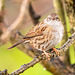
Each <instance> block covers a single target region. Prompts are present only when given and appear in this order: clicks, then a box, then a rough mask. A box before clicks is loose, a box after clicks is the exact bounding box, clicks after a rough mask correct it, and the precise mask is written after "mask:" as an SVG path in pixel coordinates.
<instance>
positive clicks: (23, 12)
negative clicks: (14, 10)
mask: <svg viewBox="0 0 75 75" xmlns="http://www.w3.org/2000/svg"><path fill="white" fill-rule="evenodd" d="M29 3H30V0H23V1H22V4H21V8H20V13H19V16H18V17H17V19H16V20H15V22H14V23H13V24H11V25H10V27H9V28H8V29H7V30H6V31H5V32H4V33H3V34H2V36H1V40H4V39H6V38H7V37H8V36H9V35H10V34H11V32H12V31H13V30H15V29H16V28H17V27H18V26H20V23H21V21H22V20H23V18H24V16H26V15H27V9H28V5H29Z"/></svg>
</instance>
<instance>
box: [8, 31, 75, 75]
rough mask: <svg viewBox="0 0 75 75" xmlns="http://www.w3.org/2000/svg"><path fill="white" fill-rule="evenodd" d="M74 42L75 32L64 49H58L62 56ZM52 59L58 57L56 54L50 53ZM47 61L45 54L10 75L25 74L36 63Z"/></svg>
mask: <svg viewBox="0 0 75 75" xmlns="http://www.w3.org/2000/svg"><path fill="white" fill-rule="evenodd" d="M74 42H75V32H74V33H73V34H72V35H71V36H70V37H69V39H68V41H67V42H66V43H65V44H64V45H63V46H62V47H60V48H58V50H59V51H60V55H61V54H62V52H65V51H66V50H67V49H68V48H69V47H70V46H71V45H72V44H73V43H74ZM52 57H57V55H56V53H55V52H50V58H52ZM45 59H46V56H45V55H44V54H41V55H39V56H36V57H35V58H34V59H33V60H32V61H31V62H30V63H28V64H24V65H22V66H21V67H20V69H18V70H16V71H14V72H12V73H10V74H9V75H16V74H17V75H18V74H20V73H23V72H24V71H25V70H27V69H28V68H30V67H33V66H34V65H35V64H36V63H38V62H40V61H41V60H45ZM74 74H75V73H74ZM74 74H73V75H74Z"/></svg>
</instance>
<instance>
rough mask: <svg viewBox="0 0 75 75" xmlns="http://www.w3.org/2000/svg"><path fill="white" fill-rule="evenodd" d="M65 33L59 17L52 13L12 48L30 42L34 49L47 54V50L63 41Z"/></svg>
mask: <svg viewBox="0 0 75 75" xmlns="http://www.w3.org/2000/svg"><path fill="white" fill-rule="evenodd" d="M63 32H64V28H63V25H62V23H61V21H60V19H59V18H58V15H57V14H55V13H51V14H50V15H49V16H48V17H47V18H46V19H44V21H42V22H41V23H39V24H37V25H36V26H34V27H33V28H32V29H31V30H30V31H29V32H28V33H27V34H26V36H25V37H24V38H23V39H22V40H21V41H19V42H17V43H16V44H14V45H12V46H11V47H10V48H13V47H15V46H17V45H19V44H21V43H23V42H24V43H26V42H29V43H30V44H31V45H32V46H33V47H34V48H36V49H38V50H41V51H44V53H45V54H46V52H45V51H46V50H49V49H50V48H53V47H55V46H56V45H57V44H58V43H59V42H60V41H61V39H62V37H63ZM10 48H9V49H10Z"/></svg>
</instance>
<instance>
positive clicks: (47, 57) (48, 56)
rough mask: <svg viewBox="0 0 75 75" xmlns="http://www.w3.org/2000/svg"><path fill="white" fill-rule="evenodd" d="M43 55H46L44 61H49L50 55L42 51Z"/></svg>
mask: <svg viewBox="0 0 75 75" xmlns="http://www.w3.org/2000/svg"><path fill="white" fill-rule="evenodd" d="M43 52H44V53H43V54H45V55H46V59H47V60H50V54H49V53H47V52H45V51H43Z"/></svg>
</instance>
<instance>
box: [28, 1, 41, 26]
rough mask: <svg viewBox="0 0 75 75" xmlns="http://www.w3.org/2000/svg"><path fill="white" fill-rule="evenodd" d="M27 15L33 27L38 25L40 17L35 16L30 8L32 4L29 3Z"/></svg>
mask: <svg viewBox="0 0 75 75" xmlns="http://www.w3.org/2000/svg"><path fill="white" fill-rule="evenodd" d="M29 14H30V17H31V19H32V22H33V24H34V25H36V24H37V23H39V19H40V17H41V16H40V15H38V14H36V12H35V11H34V9H33V7H32V4H31V2H30V4H29Z"/></svg>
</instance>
